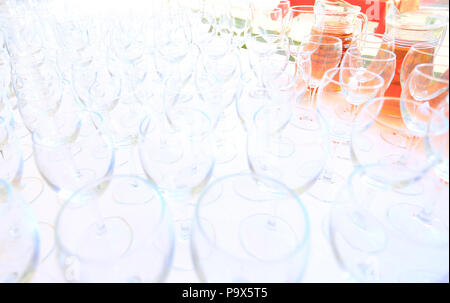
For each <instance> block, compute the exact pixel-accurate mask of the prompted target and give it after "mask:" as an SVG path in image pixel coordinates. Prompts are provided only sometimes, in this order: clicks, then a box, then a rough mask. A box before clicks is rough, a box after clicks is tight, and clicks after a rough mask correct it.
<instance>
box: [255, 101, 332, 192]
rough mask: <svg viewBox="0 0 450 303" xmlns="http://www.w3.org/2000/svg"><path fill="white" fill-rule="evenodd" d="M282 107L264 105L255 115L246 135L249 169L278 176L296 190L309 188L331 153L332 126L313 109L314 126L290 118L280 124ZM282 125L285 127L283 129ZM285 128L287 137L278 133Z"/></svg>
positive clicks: (261, 173) (266, 174)
mask: <svg viewBox="0 0 450 303" xmlns="http://www.w3.org/2000/svg"><path fill="white" fill-rule="evenodd" d="M282 115H283V111H282V110H280V108H279V107H278V108H274V106H273V105H272V106H270V105H266V106H262V107H261V108H260V109H259V110H258V111H257V112H256V113H255V115H254V121H253V124H254V128H253V131H251V132H250V133H248V137H247V159H248V165H249V168H250V170H251V171H252V172H253V173H255V174H257V175H263V176H268V177H271V178H276V179H277V180H279V181H280V182H282V183H283V184H285V185H286V186H287V187H289V188H290V189H292V190H293V191H294V192H295V193H297V194H299V195H300V194H302V193H304V192H305V191H307V190H308V188H310V187H311V186H312V185H313V184H314V182H315V181H316V180H317V178H318V177H319V176H320V174H321V173H322V171H323V169H324V168H325V165H326V162H327V159H328V155H329V148H330V144H329V138H328V136H329V130H328V126H327V123H326V121H325V120H324V119H323V117H321V115H320V114H319V113H318V112H317V111H314V110H312V109H311V113H309V115H310V116H311V117H312V119H311V125H312V124H313V123H314V124H315V125H316V127H315V128H314V129H313V128H312V127H311V128H310V129H307V130H306V129H303V128H298V127H296V125H295V124H294V123H292V122H289V121H288V124H287V125H286V126H283V125H282V124H280V122H283V121H284V120H283V119H280V118H281V117H280V116H282ZM281 128H282V130H281ZM281 131H282V132H283V138H284V140H280V139H279V136H278V133H279V132H281Z"/></svg>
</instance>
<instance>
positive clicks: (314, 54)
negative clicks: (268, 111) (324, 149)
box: [291, 11, 342, 129]
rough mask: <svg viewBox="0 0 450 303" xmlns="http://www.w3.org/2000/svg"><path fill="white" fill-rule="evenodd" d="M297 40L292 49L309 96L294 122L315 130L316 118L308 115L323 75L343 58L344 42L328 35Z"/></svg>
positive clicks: (309, 36)
mask: <svg viewBox="0 0 450 303" xmlns="http://www.w3.org/2000/svg"><path fill="white" fill-rule="evenodd" d="M293 13H294V14H296V13H298V12H296V11H294V12H293ZM295 39H297V40H295V41H294V45H293V46H292V47H291V49H294V50H293V53H294V54H296V58H297V62H298V71H299V73H302V75H303V78H304V81H305V83H306V84H307V85H308V88H309V94H307V96H306V97H307V98H306V101H303V100H302V101H301V102H299V103H298V104H297V107H296V111H295V117H294V118H293V121H294V122H295V123H296V124H297V126H298V127H300V128H305V129H308V128H310V127H312V128H314V127H315V124H314V121H313V120H314V117H310V116H309V115H308V113H311V108H312V107H313V99H314V97H315V94H316V92H317V89H318V86H319V83H320V80H321V79H322V77H323V75H324V74H325V72H326V71H327V70H329V69H331V68H335V67H337V66H338V65H339V62H340V60H341V58H342V41H341V39H339V38H336V37H332V36H326V35H308V36H302V37H297V38H295ZM300 39H301V40H300Z"/></svg>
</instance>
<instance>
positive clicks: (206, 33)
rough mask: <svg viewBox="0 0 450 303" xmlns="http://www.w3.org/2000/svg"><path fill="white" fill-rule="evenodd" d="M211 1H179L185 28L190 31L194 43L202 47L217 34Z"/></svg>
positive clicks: (213, 4) (213, 3)
mask: <svg viewBox="0 0 450 303" xmlns="http://www.w3.org/2000/svg"><path fill="white" fill-rule="evenodd" d="M216 4H220V3H215V2H211V1H205V0H194V1H179V6H180V8H179V9H180V12H182V13H183V14H184V18H185V21H183V22H184V26H185V27H186V28H187V29H188V30H189V36H190V40H191V42H192V43H194V44H196V45H197V46H201V45H203V44H204V43H207V42H209V41H210V40H211V39H213V37H214V35H215V34H216V27H215V22H216V20H215V15H214V6H215V5H216Z"/></svg>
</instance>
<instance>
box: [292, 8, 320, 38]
mask: <svg viewBox="0 0 450 303" xmlns="http://www.w3.org/2000/svg"><path fill="white" fill-rule="evenodd" d="M288 14H289V15H290V18H291V20H290V22H289V23H288V25H287V27H286V35H287V37H288V38H289V42H290V45H291V46H292V47H295V46H297V45H299V44H300V43H301V42H302V41H304V39H305V37H307V36H309V35H310V34H311V32H312V29H313V26H314V23H315V14H314V5H295V6H291V7H290V8H289V13H288Z"/></svg>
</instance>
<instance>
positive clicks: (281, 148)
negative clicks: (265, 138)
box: [266, 137, 295, 158]
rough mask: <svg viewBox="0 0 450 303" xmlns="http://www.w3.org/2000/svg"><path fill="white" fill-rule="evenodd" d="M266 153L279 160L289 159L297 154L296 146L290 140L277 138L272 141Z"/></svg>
mask: <svg viewBox="0 0 450 303" xmlns="http://www.w3.org/2000/svg"><path fill="white" fill-rule="evenodd" d="M266 151H267V152H269V153H270V154H272V155H274V156H276V157H279V158H289V157H290V156H292V155H293V154H294V152H295V145H294V143H293V142H292V140H291V139H289V138H285V137H281V138H276V139H274V140H270V146H269V147H268V149H267V150H266Z"/></svg>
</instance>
